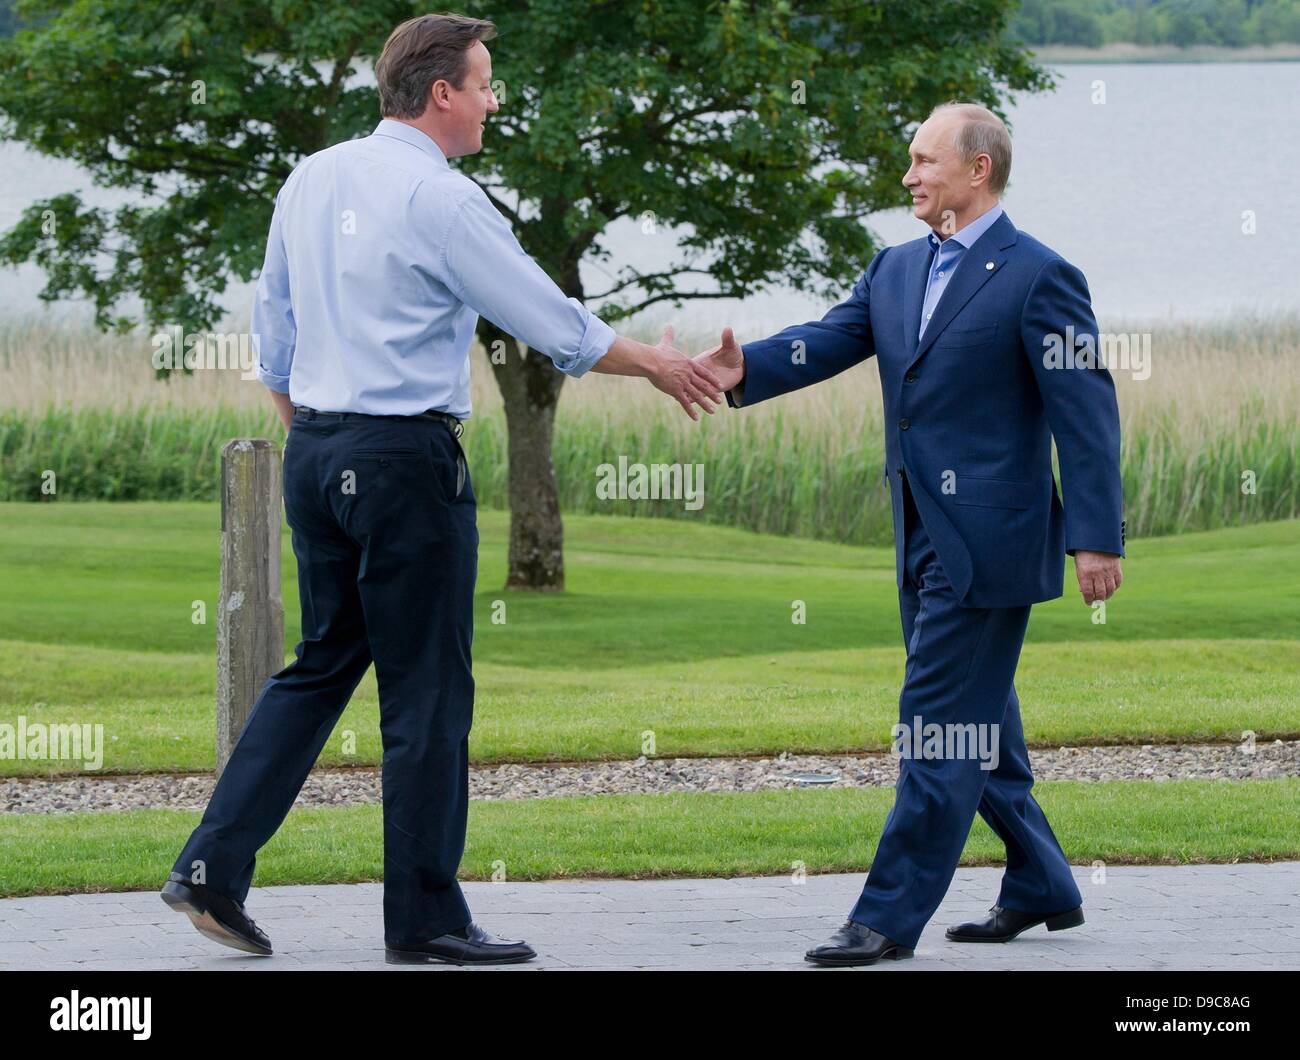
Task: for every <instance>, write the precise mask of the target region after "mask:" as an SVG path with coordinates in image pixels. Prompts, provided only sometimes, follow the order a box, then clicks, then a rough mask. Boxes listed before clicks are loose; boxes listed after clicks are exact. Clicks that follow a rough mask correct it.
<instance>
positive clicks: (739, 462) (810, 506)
mask: <svg viewBox="0 0 1300 1060" xmlns="http://www.w3.org/2000/svg"><path fill="white" fill-rule="evenodd" d="M1110 329H1111V330H1115V331H1124V332H1132V331H1138V332H1141V331H1147V332H1150V333H1151V335H1152V338H1151V344H1152V362H1153V363H1152V371H1151V375H1150V378H1147V379H1142V380H1140V379H1136V378H1134V376H1133V374H1132V373H1129V372H1126V371H1123V370H1119V369H1116V370H1115V371H1114V372H1113V375H1114V377H1115V382H1116V387H1117V389H1118V392H1119V403H1120V411H1121V418H1122V436H1123V452H1122V467H1123V478H1124V492H1125V498H1126V516H1127V519H1128V529H1129V533H1130V535H1132V536H1139V535H1153V534H1168V533H1177V532H1180V531H1185V530H1197V529H1210V528H1213V527H1219V526H1229V525H1238V524H1241V523H1248V522H1258V521H1263V520H1271V519H1283V518H1291V517H1294V516H1296V515H1297V514H1300V474H1298V471H1300V419H1298V417H1297V408H1300V317H1268V318H1250V317H1243V318H1239V319H1235V320H1232V321H1228V322H1224V323H1215V324H1201V325H1179V324H1155V325H1150V324H1148V325H1142V324H1137V325H1128V326H1123V325H1110ZM711 341H713V340H712V337H711V336H696V337H687V338H686V339H684V340H681V341H680V342H679V345H681V346H682V347H683V348H687V349H699V348H702V347H703V346H705V345H707V344H708V343H710V342H711ZM151 352H152V349H151V346H150V344H149V342H148V339H147V337H145V336H104V335H101V334H98V333H96V332H94V331H93V330H91V329H89V328H87V327H85V326H84V325H79V324H75V323H72V322H69V321H56V322H53V323H51V322H46V321H42V320H39V319H28V320H22V321H17V322H11V323H10V324H8V325H0V499H3V500H32V501H40V500H47V501H48V500H51V499H55V498H57V499H59V500H80V499H98V500H139V499H190V500H211V499H215V498H216V496H217V478H218V456H217V454H218V451H219V449H220V447H221V445H222V444H223V443H224V442H225V441H227V440H228V439H230V438H233V437H238V436H261V437H269V438H272V439H275V440H277V441H278V440H280V439H281V438H282V437H283V431H282V429H281V428H280V426H279V423H278V421H277V420H276V418H275V416H274V414H273V412H272V409H271V405H270V401H269V400H268V398H267V395H266V391H265V388H264V387H262V385H261V384H260V383H258V382H257V381H255V380H244V379H242V378H241V377H240V373H239V372H238V371H237V370H232V369H226V370H205V371H196V372H194V373H193V374H190V375H183V374H182V375H175V376H173V377H171V378H169V379H165V380H161V381H160V380H159V379H157V378H156V376H155V373H154V371H153V369H152V367H151V366H150V355H151ZM474 356H475V365H474V386H473V401H474V416H473V418H472V419H471V421H470V423H469V425H468V426H467V430H466V434H465V438H464V439H463V440H464V442H465V445H466V449H467V451H468V453H469V456H470V462H471V473H472V475H473V479H474V488H475V492H476V494H477V496H478V499H479V503H480V504H481V505H483V506H485V507H505V506H506V499H507V498H506V482H507V474H506V471H507V465H506V431H505V420H504V414H503V412H502V408H501V398H500V395H499V393H498V392H497V389H496V385H495V383H494V382H493V380H492V378H491V370H490V368H489V367H488V365H487V363H486V361H485V360H484V359H483V357H482V355H481V353H478V352H476V353H475V355H474ZM881 417H882V414H881V404H880V388H879V382H878V379H877V376H876V370H875V366H874V365H873V364H871V363H870V362H868V363H867V364H864V365H860V366H858V367H857V368H854V369H852V370H851V371H849V372H846V373H844V374H843V375H841V376H839V377H837V378H836V379H835V380H832V381H830V382H828V383H824V384H822V385H821V386H817V387H813V388H810V389H808V390H805V391H800V392H799V393H796V394H792V395H789V396H787V397H786V398H783V399H781V400H778V401H773V402H770V403H767V404H765V405H760V406H758V407H756V408H754V409H750V410H746V411H744V412H741V413H737V412H734V411H732V410H727V409H722V410H719V411H718V413H717V414H716V415H715V416H712V417H703V418H702V420H701V422H700V423H699V424H695V423H692V422H691V421H690V420H689V419H688V418H687V417H686V416H685V415H684V414H683V413H682V412H681V410H680V408H678V407H677V406H676V405H675V404H674V403H673V402H671V401H669V400H668V399H667V398H665V397H664V396H663V395H661V394H659V393H658V392H656V391H655V390H653V388H651V387H650V386H649V385H648V384H646V383H645V382H644V381H642V380H635V379H624V378H616V377H608V376H597V375H594V374H591V375H588V376H587V377H585V378H583V379H582V380H579V381H576V382H569V383H566V385H565V387H564V391H563V394H562V396H561V399H560V411H559V414H558V418H557V425H556V436H555V445H554V461H555V469H556V475H557V479H558V482H559V487H560V495H561V503H562V506H563V509H564V510H565V511H570V512H606V513H610V512H616V513H623V514H628V515H650V516H662V517H668V518H694V519H704V520H707V521H709V522H716V523H725V524H729V525H734V526H741V527H747V528H749V529H753V530H758V531H764V532H771V533H779V534H792V535H797V536H806V537H815V538H823V539H829V540H836V541H844V542H851V543H859V544H862V543H874V544H883V543H886V542H888V541H889V540H890V534H891V528H890V514H889V497H888V494H887V492H886V491H885V489H884V486H883V484H882V482H881V467H882V463H883V425H882V422H881ZM620 455H624V456H626V457H627V459H628V461H629V462H640V463H645V464H651V463H683V464H684V463H695V464H702V465H703V466H704V471H703V475H704V497H705V500H704V505H703V508H702V509H701V510H699V511H688V510H686V509H685V507H684V504H683V502H682V501H681V500H676V501H673V500H657V501H631V500H627V501H607V500H601V499H599V498H598V497H597V494H596V480H597V468H598V467H599V466H600V465H601V464H604V463H611V464H615V465H616V464H617V463H618V459H619V456H620ZM47 471H53V472H54V473H55V476H56V477H55V482H56V487H57V488H56V492H55V493H54V494H53V496H51V495H50V494H48V493H44V492H42V483H43V482H46V481H48V476H46V475H45V473H46V472H47ZM1252 475H1253V484H1254V492H1249V487H1250V484H1251V476H1252ZM1243 483H1245V485H1246V487H1247V489H1246V490H1243Z"/></svg>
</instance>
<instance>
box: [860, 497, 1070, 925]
mask: <svg viewBox="0 0 1300 1060" xmlns="http://www.w3.org/2000/svg"><path fill="white" fill-rule="evenodd" d="M902 486H903V511H904V527H903V528H902V530H901V532H903V533H905V534H906V538H905V541H906V547H905V550H904V568H903V585H902V587H901V588H900V589H899V594H898V599H899V610H900V612H901V614H902V620H903V640H904V643H905V644H906V646H907V666H906V670H905V674H904V678H903V690H902V694H901V695H900V696H899V700H898V708H899V710H898V713H899V719H898V720H899V724H900V725H902V726H904V727H906V728H907V729H908V730H909V731H910V732H915V731H916V730H917V728H918V725H919V726H925V725H929V724H931V723H935V724H938V725H940V726H945V725H949V724H952V725H961V726H965V725H970V724H974V725H978V726H991V725H992V724H997V725H998V729H997V730H996V741H995V742H996V743H997V747H998V753H997V759H996V762H997V767H996V768H995V769H986V768H982V765H983V764H985V763H987V764H991V763H992V758H991V756H990V757H989V758H986V759H985V760H984V763H982V762H981V761H980V760H979V759H978V758H977V757H970V756H965V757H961V756H959V755H956V754H944V755H940V756H937V757H929V756H927V755H924V754H921V753H920V748H919V744H917V743H915V742H914V743H913V744H912V747H911V749H910V750H911V753H908V751H907V748H906V747H905V748H904V753H903V755H902V757H901V758H900V760H899V766H900V769H899V774H898V783H897V785H896V786H895V793H894V805H893V808H892V809H891V810H890V812H889V816H888V817H887V818H886V819H885V827H884V831H883V832H882V834H881V837H880V843H879V845H878V846H877V848H876V856H875V858H874V859H873V860H872V863H871V871H870V872H869V873H868V875H867V882H866V885H865V886H864V887H863V889H862V895H861V897H859V899H858V902H857V905H856V906H855V907H854V909H853V912H852V913H851V914H850V919H851V920H854V921H856V922H857V923H859V924H864V925H866V926H867V927H870V928H872V929H874V930H875V931H878V932H880V933H881V934H882V935H885V936H887V937H888V938H890V939H892V940H893V941H895V942H897V943H900V944H902V945H904V946H907V947H908V948H909V949H910V948H915V946H916V944H917V942H918V941H919V940H920V937H921V930H922V929H923V928H924V927H925V925H926V923H927V922H928V921H929V919H930V917H931V916H933V915H934V911H935V910H936V909H937V908H938V907H939V903H940V902H941V901H942V900H943V896H944V894H945V893H947V890H948V885H949V884H950V883H951V882H952V877H953V873H954V872H956V870H957V862H958V860H959V859H960V857H961V852H962V849H963V848H964V847H965V845H966V838H967V836H968V835H969V834H970V829H971V825H972V824H973V823H974V821H975V814H976V812H978V813H979V815H980V816H981V817H983V818H984V820H985V821H986V822H988V825H989V827H991V828H992V829H993V831H994V832H996V833H997V835H998V836H999V838H1001V840H1002V842H1003V843H1004V844H1005V845H1006V854H1007V867H1006V872H1005V874H1004V875H1003V877H1002V888H1001V893H1000V895H999V896H998V899H997V904H998V905H1000V906H1002V907H1003V908H1005V909H1015V910H1018V911H1020V912H1025V913H1036V914H1038V913H1041V914H1051V913H1060V912H1064V911H1065V910H1067V909H1073V908H1075V907H1076V906H1078V905H1080V904H1081V903H1082V901H1083V898H1082V896H1081V895H1080V893H1079V888H1078V886H1077V885H1076V884H1075V882H1074V877H1073V875H1072V874H1071V872H1070V865H1069V863H1068V862H1067V861H1066V859H1065V854H1064V853H1063V852H1062V850H1061V847H1060V844H1059V843H1057V841H1056V836H1055V835H1053V834H1052V829H1051V826H1050V825H1048V823H1047V818H1046V817H1045V816H1044V814H1043V811H1042V809H1041V808H1040V807H1039V805H1038V803H1037V802H1036V801H1035V800H1034V797H1033V795H1031V794H1030V789H1031V788H1032V787H1033V784H1034V777H1033V773H1032V772H1031V771H1030V768H1029V753H1028V751H1027V749H1026V748H1025V737H1024V732H1023V730H1022V728H1021V724H1020V701H1019V700H1018V699H1017V698H1016V689H1015V685H1014V684H1013V680H1014V678H1015V673H1016V664H1017V662H1018V661H1019V659H1020V647H1021V645H1022V643H1023V642H1024V636H1025V628H1026V627H1027V625H1028V624H1029V606H1028V605H1026V606H1024V607H1005V608H969V607H959V606H958V605H957V603H956V597H955V594H954V592H953V588H952V585H951V584H950V583H949V581H948V578H947V576H946V575H945V574H944V571H943V567H942V566H941V565H940V563H939V557H938V556H937V554H936V553H935V550H934V546H933V545H932V543H931V541H930V538H929V537H928V536H927V535H926V532H925V526H924V525H923V524H922V522H921V517H920V515H919V514H918V512H917V510H916V504H915V501H914V500H913V499H912V493H911V488H910V486H909V485H908V483H907V479H906V477H904V478H903V481H902ZM917 718H919V719H920V722H919V723H918V722H917V721H916V719H917ZM993 737H994V730H993V729H992V728H988V729H987V730H986V736H985V742H986V746H991V744H989V741H992V740H993ZM951 746H952V747H954V748H956V747H960V746H961V743H960V741H958V742H954V743H953V744H952V745H951Z"/></svg>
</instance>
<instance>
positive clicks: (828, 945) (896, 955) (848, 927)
mask: <svg viewBox="0 0 1300 1060" xmlns="http://www.w3.org/2000/svg"><path fill="white" fill-rule="evenodd" d="M911 956H912V951H911V950H909V949H908V948H907V947H906V946H900V945H899V944H898V943H897V942H895V941H894V940H893V939H887V938H885V936H884V935H882V934H880V932H878V931H873V930H872V929H871V928H869V927H867V926H866V925H864V924H859V923H857V922H856V921H853V920H846V921H844V926H843V927H842V928H840V929H839V931H837V932H835V934H834V935H832V936H831V937H830V938H829V939H827V940H826V941H825V942H823V943H822V944H821V945H820V946H814V947H813V948H812V949H810V950H809V951H808V952H807V953H805V954H804V955H803V957H804V960H806V961H812V962H813V964H826V965H835V966H849V965H856V964H875V963H876V961H878V960H880V959H881V958H882V957H883V958H885V959H887V960H891V961H905V960H907V958H909V957H911Z"/></svg>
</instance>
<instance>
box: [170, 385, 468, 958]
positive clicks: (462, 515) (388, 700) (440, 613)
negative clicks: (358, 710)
mask: <svg viewBox="0 0 1300 1060" xmlns="http://www.w3.org/2000/svg"><path fill="white" fill-rule="evenodd" d="M309 417H310V418H309ZM284 505H285V514H286V517H287V519H288V523H289V527H290V529H291V530H292V535H293V550H294V555H295V556H296V557H297V560H298V591H299V596H300V600H301V604H302V642H301V643H300V644H299V645H298V646H297V649H296V654H297V660H296V661H295V662H293V663H291V664H290V665H289V666H287V667H285V668H284V669H283V670H281V671H280V672H279V673H276V674H274V675H273V676H272V677H271V678H269V679H268V680H267V682H266V684H265V686H264V687H263V688H262V691H261V694H260V695H259V696H258V698H257V702H256V703H255V704H254V706H253V709H252V712H251V714H250V715H249V717H248V720H247V722H246V723H245V725H244V727H243V729H242V731H241V732H240V735H239V739H238V742H237V743H236V745H235V748H234V751H233V753H232V755H231V757H230V760H229V762H228V763H227V765H226V767H225V770H224V771H223V772H222V774H221V778H220V780H219V781H218V783H217V786H216V789H215V790H214V792H213V794H212V799H211V801H210V803H209V804H208V807H207V810H206V811H205V813H204V815H203V820H202V822H201V823H200V824H199V826H198V828H197V829H195V831H194V833H193V834H192V835H191V836H190V839H189V841H188V842H187V843H186V845H185V848H184V850H182V851H181V854H180V856H179V857H178V858H177V860H176V863H175V866H174V871H176V872H179V873H181V874H182V875H184V876H186V877H187V878H191V879H196V880H197V881H198V882H203V883H206V885H207V886H209V887H211V888H213V889H214V890H215V891H217V892H218V893H222V894H225V895H227V896H228V897H231V898H233V899H235V900H236V901H240V902H242V901H244V899H245V897H246V895H247V894H248V889H249V886H250V885H251V883H252V879H253V869H254V864H255V860H256V853H257V851H258V850H259V849H260V848H261V847H262V846H263V844H265V843H266V841H267V840H268V839H270V838H271V836H272V835H273V834H274V832H275V831H276V829H277V828H278V827H279V826H280V824H281V822H282V821H283V820H284V818H285V816H286V815H287V814H288V812H289V809H290V807H291V806H292V805H293V802H294V799H295V798H296V797H297V795H298V792H299V790H300V789H301V788H302V785H303V782H304V781H305V780H306V778H307V774H308V773H309V772H310V770H311V767H312V765H313V764H314V763H315V761H316V759H317V757H318V756H319V755H320V752H321V749H322V748H323V747H324V745H325V741H326V740H327V739H328V738H329V736H330V734H331V732H332V731H333V729H334V726H335V723H336V722H337V721H338V719H339V715H340V714H342V712H343V709H344V707H346V706H347V703H348V700H349V698H350V697H351V695H352V692H353V690H354V689H355V688H356V686H357V684H358V682H359V681H360V680H361V678H362V675H363V674H364V673H365V672H366V670H367V669H368V668H369V666H370V664H371V662H373V663H374V665H375V675H376V678H377V681H378V686H379V710H380V730H381V735H382V739H383V748H384V757H383V775H382V779H383V814H384V934H385V941H386V942H388V943H411V942H415V941H419V940H424V939H428V938H432V937H436V936H438V935H442V934H445V933H446V932H449V931H452V930H455V929H457V928H460V927H463V926H465V925H466V924H468V923H469V921H470V915H469V909H468V907H467V906H466V904H465V899H464V896H463V895H462V893H461V889H460V885H459V884H458V883H457V882H456V871H457V868H458V866H459V864H460V859H461V855H462V854H463V852H464V846H465V825H466V815H467V810H468V768H469V763H468V750H469V731H470V724H471V720H472V714H473V703H474V681H473V677H472V676H471V673H470V642H471V639H472V635H473V604H474V581H475V576H476V571H477V557H478V529H477V526H476V522H475V502H474V493H473V489H472V486H471V484H470V480H469V471H468V467H467V466H466V463H465V458H464V452H463V450H462V449H461V447H460V443H459V441H457V439H456V437H455V435H454V434H453V433H452V431H451V428H450V427H449V426H448V425H447V424H446V423H443V422H440V421H437V420H431V419H422V418H417V417H386V416H365V415H360V414H349V415H347V416H346V417H344V418H336V417H325V416H316V417H311V416H310V414H309V413H308V412H306V411H298V412H297V413H296V414H295V416H294V422H293V427H292V429H291V430H290V432H289V435H288V439H287V441H286V443H285V456H284ZM200 870H201V872H202V876H201V877H200V876H199V872H200Z"/></svg>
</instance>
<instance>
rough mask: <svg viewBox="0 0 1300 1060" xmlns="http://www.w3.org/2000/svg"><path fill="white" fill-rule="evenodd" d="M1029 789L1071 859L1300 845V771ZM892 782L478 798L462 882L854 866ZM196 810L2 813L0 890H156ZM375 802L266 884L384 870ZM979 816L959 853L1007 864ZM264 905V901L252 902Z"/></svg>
mask: <svg viewBox="0 0 1300 1060" xmlns="http://www.w3.org/2000/svg"><path fill="white" fill-rule="evenodd" d="M1035 793H1036V795H1037V797H1038V799H1039V801H1040V803H1041V804H1042V806H1043V808H1044V810H1045V811H1046V812H1047V814H1048V816H1049V818H1050V819H1051V822H1052V829H1053V831H1054V832H1055V834H1056V836H1057V838H1058V839H1059V840H1060V842H1061V846H1062V848H1063V849H1064V850H1065V852H1066V856H1067V857H1068V858H1069V859H1070V861H1071V862H1072V863H1073V864H1075V865H1090V864H1094V863H1095V862H1097V861H1102V862H1105V863H1107V864H1122V863H1134V862H1138V863H1165V864H1181V863H1186V862H1232V861H1243V860H1277V859H1284V858H1286V859H1294V858H1296V857H1298V856H1300V809H1298V807H1300V780H1297V779H1295V778H1286V779H1281V780H1255V781H1197V780H1187V781H1170V782H1166V783H1163V784H1153V783H1149V782H1144V781H1118V782H1111V783H1101V784H1087V783H1084V782H1080V781H1055V782H1046V783H1042V784H1039V785H1037V786H1036V787H1035ZM893 794H894V793H893V790H892V789H880V788H874V789H838V790H831V791H789V792H761V793H753V794H720V795H705V794H698V795H697V794H689V795H687V794H681V795H652V796H600V797H594V798H561V799H536V800H530V801H522V802H475V803H471V805H470V820H469V839H468V845H467V848H466V851H465V858H464V861H463V863H462V868H461V873H460V875H461V878H462V879H487V878H489V877H490V876H491V874H492V871H493V863H494V862H497V861H502V862H504V863H505V871H506V874H507V876H508V878H510V879H515V880H526V879H554V878H562V877H594V876H614V877H652V876H736V875H753V874H779V873H786V872H791V871H792V869H793V867H794V866H795V864H796V863H798V862H802V863H803V865H804V866H805V867H806V870H807V871H808V872H809V873H822V872H859V871H863V870H865V869H866V868H867V867H868V866H869V865H870V863H871V859H872V857H873V856H874V854H875V848H876V842H877V840H878V838H879V835H880V829H881V826H882V825H883V823H884V820H885V815H886V814H887V813H888V811H889V806H890V803H891V800H892V799H893ZM198 819H199V815H198V814H197V813H184V812H179V811H175V810H142V811H136V812H132V813H85V814H66V815H54V816H45V815H41V816H39V817H38V816H36V815H29V814H12V815H8V816H5V817H0V850H3V852H4V856H3V857H0V897H12V896H16V895H24V894H61V893H69V892H73V893H75V892H82V891H99V890H103V891H128V890H152V889H157V888H158V887H160V886H161V885H162V881H163V880H164V879H165V878H166V874H167V872H168V870H169V869H170V866H171V864H172V862H173V860H174V859H175V857H176V853H177V851H179V850H180V849H181V848H182V846H183V845H184V843H185V840H186V838H187V837H188V835H189V833H190V831H191V830H192V829H193V827H194V826H195V825H196V824H197V823H198ZM382 836H383V827H382V821H381V811H380V807H379V806H377V805H368V806H352V807H345V808H321V809H303V808H297V809H294V810H293V811H292V812H291V813H290V814H289V817H288V819H287V820H286V821H285V824H284V826H283V827H282V828H281V829H280V831H279V832H278V833H276V835H275V836H274V838H272V839H271V841H270V842H269V843H268V844H267V845H266V847H264V848H263V850H262V851H261V853H260V854H259V855H258V864H257V874H256V877H255V881H256V884H257V886H259V887H269V886H274V885H276V884H294V883H352V882H359V881H363V880H379V879H382V878H383V867H384V865H383V849H382ZM1002 857H1003V849H1002V844H1001V842H1000V841H999V840H998V839H997V837H996V836H995V835H994V834H993V832H992V831H991V830H990V829H989V828H988V826H987V825H985V824H984V822H983V820H981V819H979V818H976V820H975V825H974V827H973V828H972V830H971V834H970V837H969V839H968V840H967V843H966V849H965V853H964V855H963V857H962V863H963V864H966V865H987V864H998V863H1000V862H1001V860H1002ZM251 911H252V913H253V915H254V916H256V915H257V909H256V905H255V904H254V906H253V907H252V908H251Z"/></svg>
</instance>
